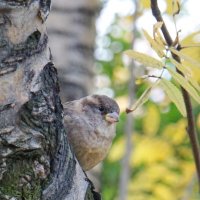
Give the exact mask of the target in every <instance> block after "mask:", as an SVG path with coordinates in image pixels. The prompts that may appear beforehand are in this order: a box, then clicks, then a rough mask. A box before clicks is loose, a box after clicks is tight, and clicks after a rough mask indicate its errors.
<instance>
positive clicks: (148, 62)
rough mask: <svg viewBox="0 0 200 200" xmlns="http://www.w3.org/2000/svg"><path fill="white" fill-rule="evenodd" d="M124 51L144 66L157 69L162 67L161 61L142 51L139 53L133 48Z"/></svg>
mask: <svg viewBox="0 0 200 200" xmlns="http://www.w3.org/2000/svg"><path fill="white" fill-rule="evenodd" d="M124 53H125V54H126V55H128V56H129V57H131V58H133V59H134V60H136V61H138V62H140V63H141V64H143V65H144V66H149V67H153V68H158V69H162V68H163V63H162V62H161V61H159V60H157V59H155V58H153V57H151V56H148V55H146V54H144V53H140V52H137V51H133V50H127V51H125V52H124Z"/></svg>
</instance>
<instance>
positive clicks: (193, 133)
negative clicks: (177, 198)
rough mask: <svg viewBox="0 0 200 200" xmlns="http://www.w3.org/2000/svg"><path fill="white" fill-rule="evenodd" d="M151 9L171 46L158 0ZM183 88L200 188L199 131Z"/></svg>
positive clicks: (178, 60) (187, 95)
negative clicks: (196, 128)
mask: <svg viewBox="0 0 200 200" xmlns="http://www.w3.org/2000/svg"><path fill="white" fill-rule="evenodd" d="M151 10H152V14H153V16H154V17H155V18H156V20H157V21H159V22H163V25H162V27H161V30H162V33H163V36H164V37H165V40H166V43H167V44H168V46H169V47H170V46H172V45H173V40H172V38H171V36H170V34H169V32H168V30H167V27H166V25H165V22H164V21H163V18H162V16H161V13H160V10H159V7H158V4H157V0H151ZM180 49H181V47H180V45H178V47H177V50H180ZM172 56H173V58H174V59H175V60H176V61H177V62H179V63H180V58H179V57H178V56H177V55H174V54H172ZM177 72H178V73H179V74H181V75H183V74H182V73H181V72H180V71H179V70H177ZM181 89H182V94H183V98H184V102H185V106H186V112H187V121H188V127H187V132H188V135H189V138H190V142H191V145H192V151H193V156H194V159H195V164H196V169H197V176H198V182H199V189H200V147H199V142H198V137H197V133H196V130H195V124H194V116H193V111H192V104H191V100H190V96H189V94H188V92H187V91H186V90H185V89H183V88H181Z"/></svg>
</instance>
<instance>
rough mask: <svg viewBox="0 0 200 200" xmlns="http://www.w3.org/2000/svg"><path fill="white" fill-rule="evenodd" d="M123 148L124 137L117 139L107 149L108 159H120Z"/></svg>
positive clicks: (113, 160)
mask: <svg viewBox="0 0 200 200" xmlns="http://www.w3.org/2000/svg"><path fill="white" fill-rule="evenodd" d="M124 149H125V137H123V138H120V139H118V140H117V141H116V142H115V143H114V144H113V145H112V148H111V149H110V151H109V154H108V160H109V161H111V162H115V161H118V160H120V159H121V158H122V157H123V156H124V153H125V151H124Z"/></svg>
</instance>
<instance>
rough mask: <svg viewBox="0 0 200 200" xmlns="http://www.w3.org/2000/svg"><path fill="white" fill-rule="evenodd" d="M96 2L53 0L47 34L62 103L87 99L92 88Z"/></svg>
mask: <svg viewBox="0 0 200 200" xmlns="http://www.w3.org/2000/svg"><path fill="white" fill-rule="evenodd" d="M98 2H99V1H98V0H93V1H88V0H76V1H71V0H59V1H54V2H53V6H52V12H51V15H50V16H49V19H48V21H47V22H48V24H47V28H48V34H49V38H50V47H51V50H52V53H53V58H54V62H55V63H56V66H58V75H59V81H60V85H61V99H62V101H63V102H64V101H70V100H74V99H79V98H81V97H83V96H87V95H88V94H89V93H91V91H92V90H93V89H94V86H93V85H94V84H93V76H94V73H93V66H94V55H93V53H94V45H95V36H96V31H95V20H96V13H97V11H98V7H99V5H98Z"/></svg>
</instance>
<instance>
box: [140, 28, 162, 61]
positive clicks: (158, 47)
mask: <svg viewBox="0 0 200 200" xmlns="http://www.w3.org/2000/svg"><path fill="white" fill-rule="evenodd" d="M143 33H144V36H145V38H146V39H147V40H148V42H149V44H150V45H151V47H152V49H153V50H154V51H155V52H156V53H157V54H158V56H159V57H160V58H162V57H164V56H165V54H164V52H163V50H164V49H165V47H164V45H161V44H158V43H157V42H156V41H155V40H154V39H152V38H151V36H150V35H149V34H148V33H147V32H146V31H145V30H143Z"/></svg>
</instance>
